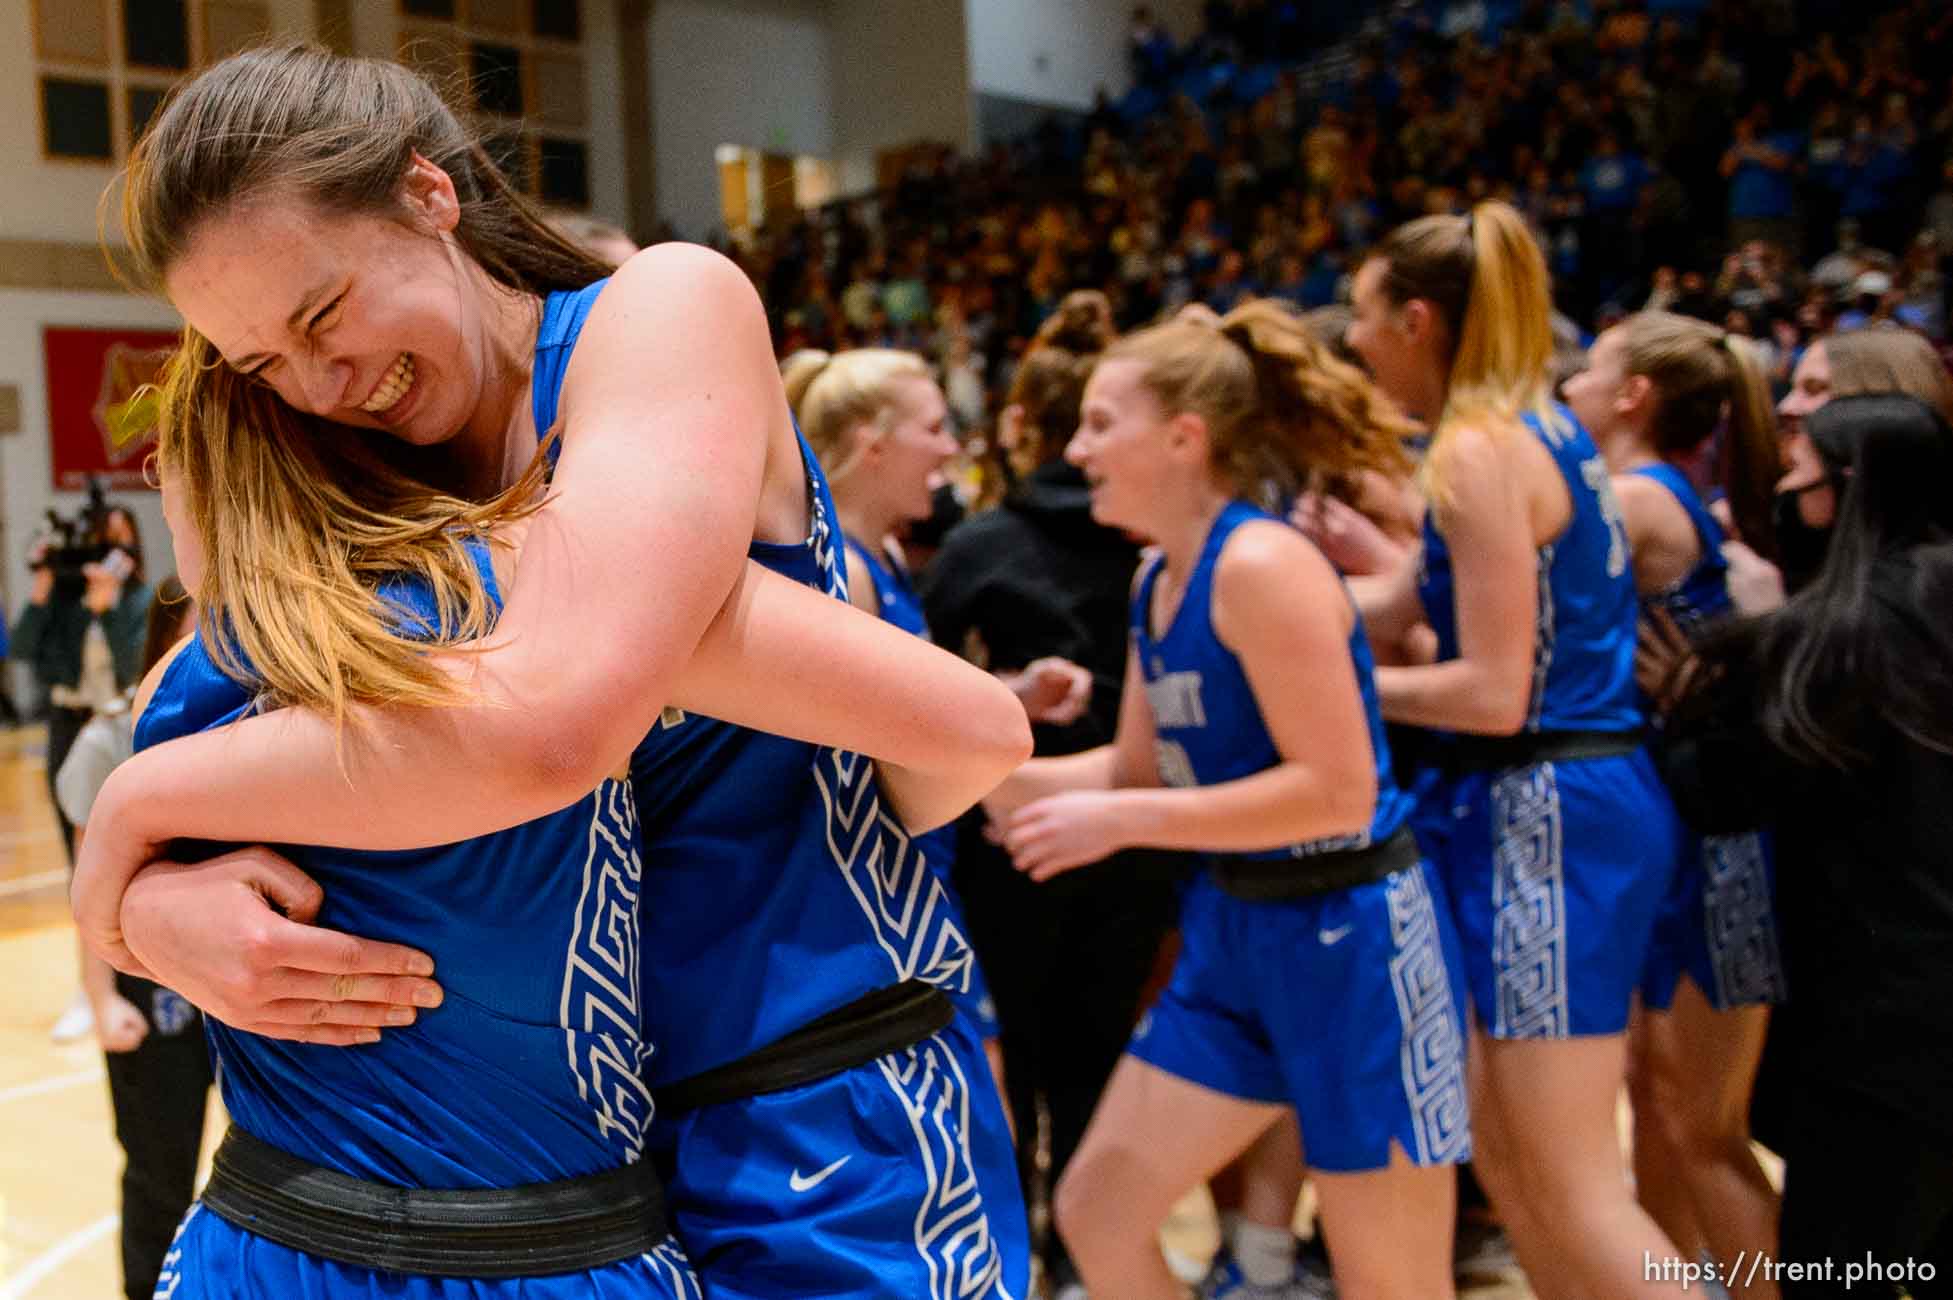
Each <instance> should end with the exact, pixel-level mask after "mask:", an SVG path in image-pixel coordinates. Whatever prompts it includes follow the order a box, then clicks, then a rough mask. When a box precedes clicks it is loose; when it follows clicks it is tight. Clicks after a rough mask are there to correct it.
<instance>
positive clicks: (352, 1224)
mask: <svg viewBox="0 0 1953 1300" xmlns="http://www.w3.org/2000/svg"><path fill="white" fill-rule="evenodd" d="M203 1203H204V1205H205V1206H206V1207H208V1208H209V1209H210V1211H211V1212H212V1213H214V1214H216V1215H218V1216H219V1217H220V1218H222V1219H224V1220H226V1221H227V1222H229V1223H233V1224H235V1225H237V1226H238V1227H240V1228H243V1229H244V1230H245V1231H247V1232H252V1233H256V1234H257V1235H258V1236H260V1237H263V1238H265V1239H266V1240H269V1241H275V1242H277V1243H278V1244H279V1245H281V1246H289V1247H291V1248H292V1249H293V1250H302V1251H304V1252H306V1253H307V1254H309V1255H318V1256H321V1257H323V1258H325V1259H333V1260H338V1261H340V1262H341V1263H345V1264H356V1265H359V1266H360V1267H362V1268H372V1269H380V1270H382V1271H385V1272H389V1273H408V1274H414V1275H419V1276H424V1277H458V1278H513V1277H542V1276H546V1275H548V1274H551V1273H572V1272H578V1271H581V1270H583V1269H588V1268H600V1267H602V1266H603V1265H605V1264H614V1263H616V1262H617V1261H619V1260H623V1259H630V1258H632V1257H633V1256H636V1255H641V1254H644V1253H645V1252H647V1251H650V1250H654V1249H656V1248H657V1247H658V1245H659V1244H660V1243H662V1242H663V1241H664V1240H665V1238H666V1237H667V1236H668V1235H670V1231H671V1229H670V1226H669V1225H668V1224H667V1223H666V1220H665V1200H664V1191H663V1189H662V1187H660V1185H659V1183H658V1176H657V1174H656V1173H654V1172H653V1171H652V1169H651V1167H650V1165H649V1163H648V1162H645V1161H639V1162H638V1163H637V1164H634V1165H627V1166H625V1167H624V1168H622V1169H612V1170H607V1171H605V1172H604V1173H600V1174H591V1175H589V1176H588V1177H585V1178H570V1179H565V1180H563V1181H561V1182H555V1183H535V1184H532V1185H530V1186H527V1187H494V1188H479V1189H477V1188H470V1189H467V1190H462V1191H429V1190H424V1189H420V1188H411V1187H391V1186H388V1185H386V1184H384V1183H371V1182H367V1181H366V1180H365V1179H361V1178H352V1177H349V1176H347V1175H345V1174H341V1173H336V1172H334V1171H333V1170H330V1169H322V1168H320V1167H319V1166H317V1165H314V1164H310V1163H308V1162H307V1161H304V1160H300V1159H299V1158H298V1157H297V1156H294V1155H290V1154H288V1153H286V1152H284V1151H280V1150H279V1149H278V1148H276V1147H274V1146H271V1145H269V1144H268V1143H265V1142H261V1141H259V1140H258V1139H257V1138H254V1137H252V1136H251V1135H250V1134H249V1133H246V1132H244V1131H243V1130H242V1129H240V1128H238V1127H237V1126H235V1125H232V1126H231V1129H230V1131H229V1132H227V1133H225V1134H224V1140H223V1142H222V1144H221V1145H219V1146H218V1148H217V1157H216V1161H215V1163H214V1166H213V1167H212V1169H211V1173H210V1182H209V1183H208V1184H206V1185H205V1187H204V1189H203Z"/></svg>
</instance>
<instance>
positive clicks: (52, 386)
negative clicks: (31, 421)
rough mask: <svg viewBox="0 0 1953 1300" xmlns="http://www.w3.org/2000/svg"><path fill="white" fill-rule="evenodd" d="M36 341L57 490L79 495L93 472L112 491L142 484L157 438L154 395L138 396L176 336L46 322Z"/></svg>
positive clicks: (151, 378)
mask: <svg viewBox="0 0 1953 1300" xmlns="http://www.w3.org/2000/svg"><path fill="white" fill-rule="evenodd" d="M41 342H42V348H43V350H44V351H45V353H46V355H47V416H48V443H49V451H50V452H51V453H52V454H51V456H50V458H49V459H50V460H51V462H52V463H53V466H54V486H55V488H57V489H58V490H61V491H67V492H79V491H82V490H84V489H85V488H87V486H88V480H89V477H90V476H91V475H97V474H99V475H101V476H102V477H103V478H105V479H106V480H107V481H108V486H109V487H111V488H117V489H129V488H139V487H142V486H144V484H143V480H142V462H143V458H144V457H145V456H147V455H148V454H149V449H150V447H151V445H152V444H154V442H155V441H156V404H155V399H154V397H153V396H150V395H140V396H139V395H138V393H139V390H140V389H141V388H142V386H143V385H144V384H148V383H153V382H154V381H155V379H156V377H157V372H158V371H160V370H161V369H162V365H163V362H164V361H166V360H167V359H168V358H169V355H170V353H171V352H173V351H174V350H175V349H176V344H177V335H176V334H174V333H166V332H162V331H158V330H96V329H65V328H59V327H56V326H48V327H47V328H45V329H43V330H42V331H41Z"/></svg>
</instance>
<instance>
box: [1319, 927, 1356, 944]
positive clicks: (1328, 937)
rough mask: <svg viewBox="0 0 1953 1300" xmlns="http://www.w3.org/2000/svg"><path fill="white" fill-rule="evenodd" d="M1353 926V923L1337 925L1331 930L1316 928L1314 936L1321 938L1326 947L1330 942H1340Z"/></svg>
mask: <svg viewBox="0 0 1953 1300" xmlns="http://www.w3.org/2000/svg"><path fill="white" fill-rule="evenodd" d="M1355 928H1356V927H1355V926H1353V925H1339V926H1337V927H1336V928H1335V929H1333V930H1318V931H1316V938H1318V939H1320V940H1322V943H1323V946H1324V947H1328V946H1329V945H1330V944H1335V943H1341V942H1342V941H1343V939H1344V938H1345V937H1347V936H1348V934H1349V932H1350V931H1351V930H1353V929H1355Z"/></svg>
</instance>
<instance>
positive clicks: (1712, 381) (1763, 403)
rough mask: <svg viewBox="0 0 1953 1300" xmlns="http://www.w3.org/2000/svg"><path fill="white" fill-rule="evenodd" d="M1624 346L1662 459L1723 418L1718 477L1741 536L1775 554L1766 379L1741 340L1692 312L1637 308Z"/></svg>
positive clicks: (1687, 449) (1773, 460) (1772, 432)
mask: <svg viewBox="0 0 1953 1300" xmlns="http://www.w3.org/2000/svg"><path fill="white" fill-rule="evenodd" d="M1619 328H1620V331H1621V340H1622V343H1623V348H1622V353H1623V356H1624V357H1625V366H1626V370H1627V373H1628V374H1630V375H1646V376H1647V377H1648V382H1649V383H1651V384H1652V385H1654V390H1655V395H1656V401H1655V413H1654V420H1653V425H1652V427H1651V429H1650V432H1651V433H1652V434H1653V435H1654V440H1655V451H1656V452H1657V453H1659V454H1660V455H1661V456H1662V457H1663V458H1665V459H1675V458H1679V457H1683V456H1687V455H1689V454H1690V453H1691V452H1693V451H1695V449H1696V448H1698V447H1700V446H1701V445H1702V444H1703V443H1704V442H1707V441H1708V440H1709V438H1710V437H1712V436H1713V435H1714V434H1715V432H1716V428H1717V426H1718V425H1721V424H1722V423H1723V421H1724V419H1725V417H1726V418H1727V420H1728V423H1727V425H1726V426H1725V427H1726V430H1727V432H1726V433H1725V435H1724V437H1723V442H1722V454H1721V456H1720V458H1719V462H1718V464H1717V466H1716V479H1717V481H1718V482H1719V483H1721V484H1722V487H1723V491H1724V492H1725V493H1727V494H1728V497H1729V511H1730V515H1731V517H1732V518H1734V519H1735V521H1736V529H1737V531H1738V532H1740V533H1741V534H1742V536H1743V540H1744V541H1745V542H1747V543H1749V544H1750V545H1751V546H1753V547H1754V548H1756V550H1758V551H1759V552H1761V553H1762V554H1763V555H1764V556H1765V557H1766V558H1769V559H1772V560H1774V559H1775V558H1776V530H1775V529H1774V528H1773V527H1772V526H1771V522H1770V510H1771V504H1772V494H1773V493H1774V492H1775V491H1776V482H1777V476H1778V474H1779V473H1780V471H1781V466H1780V464H1779V461H1778V450H1777V417H1776V410H1775V408H1774V407H1773V405H1772V404H1771V401H1770V381H1769V380H1768V379H1766V378H1765V377H1764V374H1763V368H1762V366H1760V365H1759V364H1758V363H1757V359H1756V354H1755V353H1754V352H1752V351H1751V350H1750V345H1749V344H1748V343H1747V342H1746V341H1745V340H1743V339H1740V338H1735V337H1733V336H1731V335H1730V334H1728V333H1726V332H1725V331H1723V330H1721V329H1718V328H1717V327H1716V326H1714V325H1711V324H1709V323H1707V322H1706V321H1700V320H1697V319H1695V318H1694V317H1692V316H1678V315H1676V314H1675V313H1673V312H1665V311H1643V312H1636V313H1635V314H1634V315H1632V316H1630V317H1628V318H1627V319H1626V320H1624V321H1622V322H1621V324H1620V326H1619Z"/></svg>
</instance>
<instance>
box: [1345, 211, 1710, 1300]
mask: <svg viewBox="0 0 1953 1300" xmlns="http://www.w3.org/2000/svg"><path fill="white" fill-rule="evenodd" d="M1549 309H1550V305H1549V302H1548V299H1547V290H1546V265H1545V261H1544V259H1543V258H1542V257H1541V255H1540V251H1539V247H1538V245H1537V244H1536V243H1535V242H1534V241H1533V237H1532V235H1531V233H1530V232H1529V231H1528V230H1527V228H1526V225H1525V221H1524V219H1523V218H1522V217H1520V215H1519V214H1518V213H1517V212H1515V211H1514V210H1513V209H1512V208H1511V207H1509V206H1508V205H1506V204H1503V203H1496V202H1495V203H1481V204H1479V205H1478V206H1477V207H1475V208H1474V209H1473V210H1472V213H1471V215H1470V216H1469V217H1452V216H1440V217H1426V218H1423V219H1421V220H1418V221H1414V222H1411V223H1410V224H1408V225H1405V226H1401V227H1399V228H1398V229H1397V230H1395V231H1393V232H1392V233H1391V234H1390V235H1389V236H1388V237H1387V238H1386V239H1385V240H1384V241H1383V242H1382V244H1380V245H1379V246H1378V248H1377V249H1376V250H1375V252H1374V253H1373V254H1372V255H1371V257H1370V259H1369V260H1368V261H1367V262H1365V263H1364V265H1363V266H1362V268H1361V269H1360V270H1359V272H1358V274H1357V279H1356V284H1355V311H1356V316H1355V319H1354V321H1353V323H1352V324H1351V326H1350V335H1349V340H1350V344H1351V345H1352V346H1353V347H1354V348H1355V349H1356V350H1357V352H1358V353H1359V354H1361V356H1362V357H1363V359H1364V361H1365V362H1366V363H1368V365H1369V367H1370V370H1371V373H1372V374H1374V375H1375V376H1376V379H1377V382H1378V383H1379V384H1380V385H1381V386H1382V387H1383V388H1384V390H1385V391H1386V392H1388V393H1390V394H1391V395H1392V396H1393V397H1395V398H1396V399H1397V401H1398V403H1399V404H1400V405H1402V406H1403V407H1404V409H1405V410H1406V411H1408V412H1410V413H1411V414H1412V415H1414V416H1416V417H1418V418H1420V419H1422V420H1424V421H1425V422H1426V423H1427V424H1428V425H1429V426H1430V427H1431V428H1432V430H1433V434H1434V436H1433V440H1432V443H1431V449H1430V452H1429V454H1428V456H1427V458H1426V460H1425V464H1424V468H1423V476H1424V484H1425V488H1426V493H1427V495H1428V496H1429V498H1430V503H1431V504H1430V508H1429V510H1428V512H1427V513H1426V516H1425V522H1424V536H1423V546H1422V549H1421V552H1420V555H1419V557H1418V561H1417V563H1415V564H1411V565H1406V566H1405V567H1404V568H1403V569H1402V570H1401V571H1400V572H1398V573H1396V574H1394V575H1391V576H1389V577H1387V578H1382V579H1379V580H1372V582H1371V583H1369V584H1365V587H1367V590H1365V589H1364V588H1359V592H1360V594H1361V596H1362V598H1363V608H1364V617H1365V619H1366V620H1368V621H1370V622H1371V633H1372V635H1373V636H1376V637H1378V638H1379V639H1387V640H1391V641H1396V642H1401V641H1403V640H1404V639H1405V636H1406V633H1407V631H1408V630H1409V629H1410V628H1412V627H1413V626H1415V625H1416V624H1418V623H1420V622H1423V623H1428V624H1429V625H1430V628H1431V631H1432V632H1433V633H1435V634H1436V635H1435V640H1436V643H1437V649H1438V657H1437V661H1436V662H1435V663H1430V664H1426V665H1420V666H1404V667H1390V668H1380V669H1378V670H1377V675H1376V680H1377V693H1378V695H1379V697H1380V698H1381V700H1382V705H1383V711H1384V716H1385V717H1387V718H1390V719H1392V720H1393V721H1397V722H1402V723H1408V724H1411V725H1414V726H1418V727H1423V728H1428V729H1430V730H1431V731H1433V732H1434V733H1437V735H1436V737H1434V739H1436V740H1437V741H1439V742H1440V744H1439V745H1438V746H1436V747H1435V748H1434V753H1435V758H1434V761H1433V764H1432V769H1431V770H1430V771H1428V772H1426V773H1425V774H1424V775H1423V776H1422V777H1421V778H1420V779H1419V782H1418V785H1419V811H1418V823H1419V833H1420V835H1421V836H1422V837H1423V838H1424V840H1425V843H1426V845H1427V849H1428V851H1429V852H1430V853H1431V854H1432V857H1433V860H1434V861H1435V862H1436V863H1438V865H1439V867H1440V871H1441V874H1442V875H1443V876H1444V879H1445V885H1446V888H1447V892H1448V894H1449V896H1450V900H1451V904H1452V907H1453V908H1454V910H1455V913H1456V917H1457V922H1458V933H1459V939H1460V941H1461V943H1462V945H1463V948H1464V957H1465V965H1466V970H1467V972H1468V974H1469V977H1470V981H1471V991H1472V1002H1473V1005H1474V1007H1475V1009H1476V1011H1477V1030H1476V1034H1475V1037H1474V1045H1475V1051H1474V1070H1473V1105H1472V1119H1473V1128H1474V1137H1475V1139H1476V1143H1477V1155H1476V1157H1475V1158H1474V1162H1473V1163H1474V1168H1476V1169H1477V1170H1478V1172H1479V1174H1480V1175H1481V1177H1482V1178H1483V1180H1484V1182H1485V1185H1486V1188H1487V1190H1488V1191H1489V1192H1490V1193H1491V1195H1492V1198H1493V1201H1494V1203H1495V1205H1496V1206H1497V1207H1498V1208H1499V1210H1500V1211H1501V1213H1502V1215H1503V1217H1504V1219H1505V1222H1506V1226H1507V1228H1508V1229H1509V1231H1510V1232H1511V1234H1512V1238H1513V1242H1514V1244H1515V1245H1516V1246H1517V1248H1518V1250H1519V1255H1520V1260H1521V1262H1522V1263H1523V1264H1524V1265H1525V1268H1526V1273H1527V1275H1528V1277H1529V1278H1530V1279H1531V1280H1532V1284H1533V1286H1534V1288H1535V1289H1536V1290H1537V1291H1539V1293H1540V1294H1541V1295H1544V1296H1554V1297H1558V1296H1565V1295H1610V1296H1611V1295H1625V1294H1629V1293H1634V1294H1640V1293H1641V1288H1644V1287H1645V1286H1646V1285H1647V1283H1646V1281H1645V1279H1644V1266H1643V1261H1644V1258H1653V1259H1662V1258H1666V1257H1667V1256H1669V1255H1672V1254H1673V1253H1674V1247H1673V1246H1672V1245H1671V1244H1670V1243H1669V1242H1668V1241H1667V1240H1666V1238H1665V1237H1664V1236H1663V1234H1662V1232H1661V1230H1660V1229H1659V1228H1657V1227H1656V1226H1655V1224H1654V1222H1653V1221H1652V1220H1650V1219H1649V1218H1648V1216H1647V1215H1646V1214H1645V1213H1644V1212H1643V1211H1642V1210H1641V1209H1640V1207H1639V1206H1637V1205H1636V1204H1635V1202H1634V1198H1633V1195H1632V1194H1631V1193H1630V1192H1629V1190H1628V1187H1627V1180H1626V1176H1625V1171H1624V1170H1623V1169H1622V1167H1621V1156H1620V1144H1619V1140H1618V1137H1617V1135H1616V1132H1615V1127H1614V1116H1615V1099H1616V1097H1617V1096H1618V1094H1619V1091H1620V1087H1621V1082H1622V1078H1623V1075H1624V1072H1625V1069H1626V1065H1625V1062H1626V1030H1627V1025H1628V1013H1629V1010H1630V1007H1631V1006H1632V1003H1633V998H1634V991H1635V988H1636V986H1637V985H1638V983H1639V981H1640V978H1641V974H1642V969H1643V964H1644V962H1645V959H1646V956H1647V952H1648V945H1649V938H1650V935H1651V933H1652V931H1653V928H1654V923H1655V917H1656V914H1657V912H1658V911H1659V908H1660V904H1661V900H1662V898H1663V896H1664V895H1665V894H1666V892H1667V889H1668V884H1669V881H1670V879H1671V878H1672V876H1673V874H1674V869H1675V863H1676V861H1677V859H1678V856H1679V852H1680V849H1679V845H1678V835H1679V830H1678V827H1677V826H1676V825H1675V821H1674V816H1673V812H1672V809H1671V807H1670V805H1669V802H1668V798H1667V795H1666V793H1665V792H1664V791H1663V790H1662V788H1661V785H1660V781H1659V778H1658V777H1657V775H1656V773H1655V770H1654V768H1653V766H1652V765H1651V763H1650V762H1649V760H1648V757H1647V755H1646V754H1645V753H1643V752H1642V749H1641V745H1640V738H1639V733H1640V729H1641V726H1642V723H1643V716H1642V710H1641V703H1640V700H1639V697H1638V695H1637V693H1636V689H1635V684H1634V649H1635V618H1636V610H1637V605H1636V601H1635V592H1634V581H1633V574H1632V568H1631V563H1630V556H1629V553H1628V544H1627V538H1626V536H1625V533H1624V531H1623V528H1622V525H1621V519H1620V511H1619V507H1618V506H1617V504H1616V503H1615V500H1614V496H1613V493H1612V491H1611V490H1610V487H1609V483H1608V473H1607V464H1606V462H1605V461H1604V460H1602V459H1601V457H1600V454H1599V453H1598V451H1596V450H1595V448H1594V445H1593V442H1592V440H1591V439H1590V438H1589V437H1588V436H1587V433H1586V431H1585V430H1584V429H1582V428H1581V427H1580V423H1579V421H1578V420H1576V419H1575V418H1574V417H1573V415H1572V414H1571V413H1570V412H1568V411H1566V410H1565V409H1564V408H1562V407H1559V406H1556V405H1554V404H1553V403H1552V402H1551V401H1550V399H1549V396H1548V387H1547V378H1548V371H1547V367H1548V364H1549V362H1550V360H1551V357H1552V329H1551V325H1550V321H1549Z"/></svg>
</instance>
